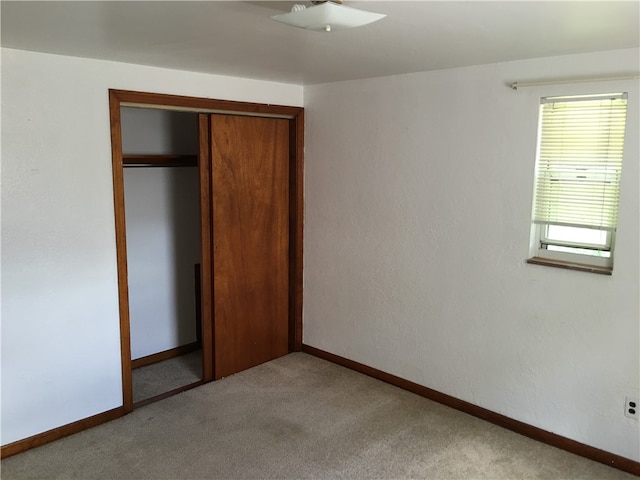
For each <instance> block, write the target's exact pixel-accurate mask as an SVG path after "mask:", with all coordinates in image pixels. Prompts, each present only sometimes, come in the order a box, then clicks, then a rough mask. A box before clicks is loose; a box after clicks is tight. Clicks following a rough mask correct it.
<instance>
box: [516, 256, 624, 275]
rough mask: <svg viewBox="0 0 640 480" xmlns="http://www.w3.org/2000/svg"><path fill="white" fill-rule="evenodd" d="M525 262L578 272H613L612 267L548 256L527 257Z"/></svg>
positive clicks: (608, 273) (609, 273)
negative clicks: (566, 260) (553, 258)
mask: <svg viewBox="0 0 640 480" xmlns="http://www.w3.org/2000/svg"><path fill="white" fill-rule="evenodd" d="M527 263H531V264H532V265H544V266H546V267H556V268H564V269H566V270H577V271H580V272H588V273H599V274H600V275H611V274H612V273H613V269H611V268H609V267H595V266H593V265H585V264H583V263H574V262H565V261H562V260H552V259H550V258H541V257H532V258H528V259H527Z"/></svg>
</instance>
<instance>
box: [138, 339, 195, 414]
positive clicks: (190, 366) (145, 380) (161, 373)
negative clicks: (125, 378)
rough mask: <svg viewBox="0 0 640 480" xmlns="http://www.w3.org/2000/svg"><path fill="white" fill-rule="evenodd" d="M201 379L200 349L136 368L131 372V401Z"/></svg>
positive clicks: (149, 396) (143, 398)
mask: <svg viewBox="0 0 640 480" xmlns="http://www.w3.org/2000/svg"><path fill="white" fill-rule="evenodd" d="M201 379H202V350H196V351H195V352H191V353H187V354H185V355H180V356H179V357H173V358H170V359H168V360H164V361H162V362H158V363H154V364H152V365H147V366H145V367H140V368H136V369H134V370H133V372H132V382H133V401H134V403H135V402H139V401H140V400H145V399H147V398H151V397H154V396H156V395H160V394H161V393H165V392H169V391H171V390H173V389H175V388H179V387H182V386H184V385H189V384H191V383H194V382H197V381H198V380H201Z"/></svg>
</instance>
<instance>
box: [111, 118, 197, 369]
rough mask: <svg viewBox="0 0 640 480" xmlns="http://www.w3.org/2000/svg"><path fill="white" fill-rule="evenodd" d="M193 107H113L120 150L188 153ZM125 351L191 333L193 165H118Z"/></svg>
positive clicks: (156, 346)
mask: <svg viewBox="0 0 640 480" xmlns="http://www.w3.org/2000/svg"><path fill="white" fill-rule="evenodd" d="M197 118H198V116H197V114H195V113H190V112H176V111H171V110H159V109H152V108H127V107H124V108H122V109H121V123H122V151H123V153H124V154H195V153H197V152H198V135H197V133H198V122H197ZM124 187H125V188H124V190H125V210H126V222H127V273H128V279H129V282H128V284H129V322H130V327H131V358H133V359H136V358H140V357H144V356H147V355H151V354H154V353H158V352H163V351H165V350H169V349H171V348H175V347H179V346H181V345H186V344H189V343H192V342H195V341H196V312H195V310H196V309H195V290H196V286H195V279H194V264H196V263H200V223H199V222H200V213H199V207H200V206H199V200H200V196H199V188H200V187H199V181H198V169H197V168H196V167H143V168H138V167H134V168H125V169H124Z"/></svg>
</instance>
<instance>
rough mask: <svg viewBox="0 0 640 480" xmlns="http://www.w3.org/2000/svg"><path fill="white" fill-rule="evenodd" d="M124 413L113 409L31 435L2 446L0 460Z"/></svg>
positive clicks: (121, 409)
mask: <svg viewBox="0 0 640 480" xmlns="http://www.w3.org/2000/svg"><path fill="white" fill-rule="evenodd" d="M124 413H125V412H124V407H118V408H114V409H113V410H107V411H106V412H103V413H99V414H97V415H93V416H92V417H87V418H83V419H82V420H78V421H77V422H73V423H69V424H67V425H63V426H61V427H58V428H54V429H52V430H48V431H46V432H43V433H39V434H37V435H33V436H32V437H28V438H24V439H22V440H18V441H17V442H13V443H8V444H7V445H3V446H2V448H1V449H0V458H6V457H10V456H11V455H15V454H17V453H21V452H24V451H26V450H29V449H31V448H35V447H39V446H41V445H44V444H45V443H49V442H53V441H55V440H59V439H61V438H64V437H68V436H69V435H73V434H74V433H78V432H81V431H82V430H86V429H88V428H92V427H95V426H97V425H100V424H102V423H106V422H110V421H111V420H115V419H116V418H120V417H122V416H123V415H124Z"/></svg>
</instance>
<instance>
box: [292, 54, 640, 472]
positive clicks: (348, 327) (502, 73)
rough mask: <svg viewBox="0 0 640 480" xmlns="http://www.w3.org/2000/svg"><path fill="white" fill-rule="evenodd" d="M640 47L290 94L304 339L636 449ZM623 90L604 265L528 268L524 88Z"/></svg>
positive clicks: (533, 420) (531, 128)
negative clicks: (301, 166)
mask: <svg viewBox="0 0 640 480" xmlns="http://www.w3.org/2000/svg"><path fill="white" fill-rule="evenodd" d="M639 58H640V56H639V52H638V50H635V49H634V50H625V51H615V52H603V53H597V54H590V55H576V56H567V57H559V58H548V59H536V60H530V61H520V62H511V63H502V64H494V65H485V66H478V67H470V68H460V69H452V70H444V71H436V72H431V73H416V74H410V75H403V76H395V77H387V78H377V79H369V80H359V81H351V82H344V83H335V84H327V85H317V86H312V87H308V88H305V108H306V110H305V115H306V128H307V130H306V157H305V180H306V191H305V194H306V220H305V280H304V292H305V298H304V342H305V343H306V344H308V345H311V346H314V347H317V348H320V349H323V350H326V351H329V352H332V353H334V354H337V355H341V356H344V357H347V358H349V359H352V360H355V361H358V362H361V363H364V364H366V365H370V366H372V367H375V368H377V369H380V370H383V371H385V372H389V373H392V374H394V375H398V376H400V377H403V378H406V379H409V380H411V381H414V382H416V383H419V384H421V385H426V386H428V387H431V388H433V389H436V390H439V391H441V392H444V393H446V394H449V395H452V396H454V397H457V398H460V399H463V400H466V401H468V402H471V403H473V404H476V405H479V406H481V407H485V408H487V409H489V410H493V411H495V412H498V413H501V414H504V415H506V416H508V417H511V418H515V419H517V420H520V421H523V422H526V423H528V424H532V425H535V426H537V427H540V428H542V429H545V430H548V431H552V432H555V433H557V434H560V435H563V436H566V437H569V438H572V439H575V440H577V441H580V442H583V443H586V444H589V445H592V446H595V447H597V448H601V449H604V450H607V451H610V452H613V453H616V454H619V455H622V456H625V457H628V458H631V459H634V460H640V453H639V452H640V443H639V438H640V430H639V422H638V421H635V420H632V419H629V418H626V417H624V416H623V404H624V398H625V395H635V396H640V395H639V391H640V385H639V377H640V358H639V351H640V340H639V336H640V331H639V318H640V310H639V290H640V284H639V247H638V246H639V244H640V237H639V233H638V230H639V226H638V224H639V214H638V207H639V195H638V191H639V176H640V172H639V168H638V156H639V148H638V132H639V131H640V125H639V121H638V116H639V112H638V106H639V104H640V100H639V99H640V96H639V95H640V92H639V88H638V82H637V81H630V82H624V83H605V82H601V83H600V84H575V85H562V86H555V87H547V88H540V87H536V88H527V89H521V90H519V91H512V90H510V89H508V88H507V87H506V86H505V85H506V83H508V82H511V81H517V80H520V81H525V80H531V79H536V78H537V79H539V78H545V77H547V78H549V77H552V78H558V77H572V76H583V75H599V76H601V75H606V74H618V73H621V72H634V71H635V72H637V71H638V70H639V64H638V63H639V60H638V59H639ZM620 90H623V91H628V92H629V108H628V135H627V139H626V145H625V157H624V166H623V179H622V193H621V200H620V217H619V229H618V235H617V243H616V252H615V257H616V262H615V271H614V273H613V276H611V277H608V276H603V275H596V274H590V273H584V272H575V271H568V270H561V269H556V268H550V267H542V266H536V265H528V264H526V263H525V259H526V258H527V253H528V243H529V232H530V216H531V202H532V196H533V172H534V161H535V148H536V127H537V111H538V105H539V98H540V97H541V96H544V95H570V94H579V93H596V92H610V91H620Z"/></svg>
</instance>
